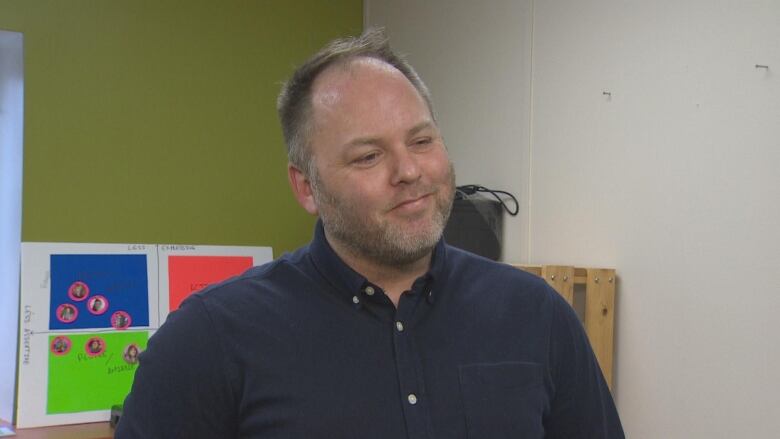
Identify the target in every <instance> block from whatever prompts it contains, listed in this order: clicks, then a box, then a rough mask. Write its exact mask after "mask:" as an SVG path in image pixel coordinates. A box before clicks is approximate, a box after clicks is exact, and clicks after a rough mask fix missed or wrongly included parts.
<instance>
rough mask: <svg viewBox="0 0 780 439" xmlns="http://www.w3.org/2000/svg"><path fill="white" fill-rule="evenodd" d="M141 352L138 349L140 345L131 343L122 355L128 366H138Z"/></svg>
mask: <svg viewBox="0 0 780 439" xmlns="http://www.w3.org/2000/svg"><path fill="white" fill-rule="evenodd" d="M140 353H141V351H140V350H139V349H138V345H137V344H135V343H131V344H129V345H127V347H126V348H125V351H124V353H122V358H124V359H125V362H126V363H127V364H137V363H138V354H140Z"/></svg>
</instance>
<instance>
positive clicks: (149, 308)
mask: <svg viewBox="0 0 780 439" xmlns="http://www.w3.org/2000/svg"><path fill="white" fill-rule="evenodd" d="M271 260H272V251H271V248H270V247H240V246H200V245H167V244H166V245H157V244H73V243H37V242H36V243H34V242H29V243H22V258H21V298H20V312H21V316H20V319H19V322H20V323H19V324H20V328H19V338H20V340H19V363H18V371H19V373H18V388H17V411H16V424H17V427H20V428H27V427H38V426H46V425H60V424H72V423H81V422H96V421H107V420H108V419H109V416H110V408H111V406H112V405H115V404H121V403H122V402H123V401H124V398H125V396H126V395H127V393H128V392H129V390H130V386H131V385H132V380H133V377H134V375H135V370H136V368H137V367H138V360H137V355H138V354H139V353H140V352H142V351H143V350H144V349H146V344H147V342H148V340H149V337H150V336H151V335H152V334H153V333H154V332H155V331H156V330H157V328H159V326H160V325H161V324H162V323H163V322H164V321H165V318H166V317H167V316H168V314H169V312H171V311H173V310H175V309H176V308H178V306H179V304H180V303H181V301H182V300H184V298H186V297H187V296H188V295H190V294H192V293H194V292H195V291H198V290H200V289H202V288H203V287H205V286H207V285H210V284H213V283H216V282H219V281H222V280H224V279H227V278H229V277H231V276H234V275H237V274H240V273H242V272H244V271H246V270H247V269H248V268H250V267H252V266H254V265H260V264H263V263H265V262H269V261H271Z"/></svg>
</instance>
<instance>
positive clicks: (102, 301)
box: [87, 296, 108, 316]
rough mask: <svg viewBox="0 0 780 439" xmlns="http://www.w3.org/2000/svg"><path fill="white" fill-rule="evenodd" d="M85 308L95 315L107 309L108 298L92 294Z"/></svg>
mask: <svg viewBox="0 0 780 439" xmlns="http://www.w3.org/2000/svg"><path fill="white" fill-rule="evenodd" d="M87 310H88V311H89V312H91V313H92V314H95V315H98V316H99V315H100V314H103V313H104V312H106V311H108V299H106V298H105V297H103V296H92V297H90V298H89V301H88V302H87Z"/></svg>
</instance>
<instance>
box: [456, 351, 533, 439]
mask: <svg viewBox="0 0 780 439" xmlns="http://www.w3.org/2000/svg"><path fill="white" fill-rule="evenodd" d="M458 372H459V378H460V390H461V397H462V398H463V407H464V410H465V413H466V427H467V430H468V437H469V438H471V439H485V438H490V439H502V438H512V439H520V438H542V437H544V429H543V427H542V414H543V412H544V407H545V405H546V404H547V401H546V396H545V391H544V385H543V369H542V366H541V365H540V364H536V363H524V362H505V363H492V364H489V363H481V364H467V365H461V366H458Z"/></svg>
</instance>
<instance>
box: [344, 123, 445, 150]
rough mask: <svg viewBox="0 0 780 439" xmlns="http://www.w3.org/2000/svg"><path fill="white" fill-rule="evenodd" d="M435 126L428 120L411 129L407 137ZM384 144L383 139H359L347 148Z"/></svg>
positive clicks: (348, 144)
mask: <svg viewBox="0 0 780 439" xmlns="http://www.w3.org/2000/svg"><path fill="white" fill-rule="evenodd" d="M433 126H434V124H433V122H432V121H430V120H426V121H423V122H420V123H418V124H417V125H415V126H413V127H411V128H410V129H409V130H408V131H407V132H406V136H407V137H412V136H415V135H417V134H418V133H419V132H420V131H424V130H426V129H428V128H431V127H433ZM380 143H382V139H381V138H379V137H357V138H354V139H352V140H350V141H349V142H347V144H346V146H347V147H349V148H352V147H355V146H362V145H379V144H380Z"/></svg>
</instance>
